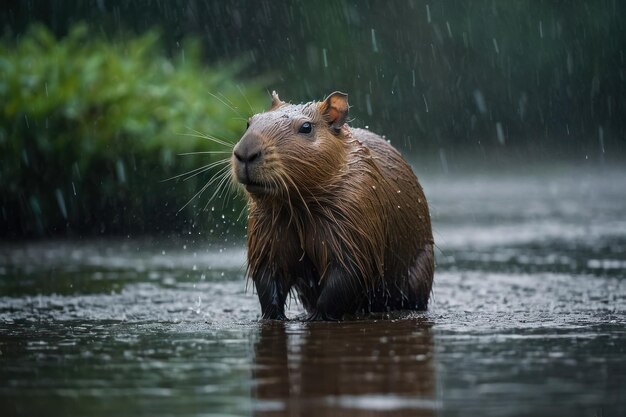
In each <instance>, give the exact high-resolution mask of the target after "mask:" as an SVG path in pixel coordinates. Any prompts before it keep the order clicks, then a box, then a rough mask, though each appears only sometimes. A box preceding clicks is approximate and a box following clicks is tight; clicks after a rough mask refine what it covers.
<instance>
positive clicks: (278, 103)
mask: <svg viewBox="0 0 626 417" xmlns="http://www.w3.org/2000/svg"><path fill="white" fill-rule="evenodd" d="M283 104H285V102H284V101H282V100H281V99H280V97H278V93H277V92H276V91H272V104H271V105H270V108H269V110H270V111H271V110H275V109H277V108H279V107H280V106H282V105H283Z"/></svg>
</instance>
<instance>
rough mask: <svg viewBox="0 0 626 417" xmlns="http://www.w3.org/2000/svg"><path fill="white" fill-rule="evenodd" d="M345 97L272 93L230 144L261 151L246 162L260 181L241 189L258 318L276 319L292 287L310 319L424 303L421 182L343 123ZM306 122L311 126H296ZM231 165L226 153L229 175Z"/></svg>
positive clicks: (426, 251) (371, 137)
mask: <svg viewBox="0 0 626 417" xmlns="http://www.w3.org/2000/svg"><path fill="white" fill-rule="evenodd" d="M344 96H345V95H341V96H333V95H331V96H329V98H328V99H326V100H325V101H322V102H310V103H306V104H300V105H292V104H286V103H283V102H282V101H280V99H279V98H278V96H277V95H274V96H273V101H272V107H271V109H270V110H269V111H268V112H265V113H261V114H257V115H254V116H253V117H252V118H251V119H250V127H249V129H248V131H247V132H246V133H245V134H244V136H243V137H242V139H241V141H240V144H238V146H240V147H241V146H243V145H241V144H242V143H243V142H244V141H247V142H248V145H249V146H259V149H260V155H262V156H261V160H260V162H257V163H256V164H255V165H253V164H249V166H248V167H247V168H246V169H249V177H250V178H252V179H254V182H256V183H260V184H263V185H264V186H266V188H265V190H264V191H263V192H260V193H259V192H252V193H248V210H249V211H248V271H247V273H248V276H249V277H250V278H251V279H252V281H253V282H254V284H255V287H256V290H257V293H258V295H259V299H260V302H261V307H262V310H263V317H264V318H278V319H282V318H284V303H285V300H286V297H287V295H288V293H289V292H290V291H293V290H295V293H296V294H297V296H298V297H299V298H300V300H301V301H302V303H303V305H304V307H305V309H306V310H307V312H308V314H309V318H311V319H341V318H342V316H343V315H344V314H347V313H356V312H359V311H364V312H369V311H385V310H397V309H413V310H422V309H426V307H427V304H428V299H429V296H430V293H431V288H432V281H433V272H434V260H433V238H432V231H431V225H430V216H429V211H428V205H427V202H426V198H425V196H424V193H423V190H422V188H421V186H420V185H419V183H418V181H417V178H416V177H415V175H414V174H413V171H412V170H411V168H410V166H409V165H408V164H407V163H406V162H405V160H404V159H403V158H402V156H401V155H400V154H399V153H398V152H397V151H396V150H395V149H394V148H393V147H392V146H391V145H390V144H389V143H387V142H386V141H385V140H384V139H382V138H381V137H379V136H378V135H376V134H374V133H372V132H369V131H367V130H364V129H355V128H350V127H348V126H347V124H344V121H345V117H346V116H347V98H346V99H345V108H343V109H342V108H341V105H342V104H343V101H342V98H343V97H344ZM333 97H335V99H336V100H338V101H337V102H335V101H333V99H332V98H333ZM335 104H337V106H338V107H339V109H337V106H336V105H335ZM306 121H308V122H310V123H311V124H312V126H313V132H312V133H311V134H309V135H306V134H302V133H298V129H299V126H301V125H302V123H304V122H306ZM235 152H237V147H235ZM238 169H239V170H241V169H242V168H241V164H239V165H238V161H237V158H235V156H233V160H232V170H233V176H234V177H235V178H237V170H238ZM239 175H240V176H243V174H241V171H240V172H239Z"/></svg>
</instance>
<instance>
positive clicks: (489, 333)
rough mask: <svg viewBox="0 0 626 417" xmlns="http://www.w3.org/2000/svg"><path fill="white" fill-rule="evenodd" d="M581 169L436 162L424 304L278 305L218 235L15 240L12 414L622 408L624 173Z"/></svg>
mask: <svg viewBox="0 0 626 417" xmlns="http://www.w3.org/2000/svg"><path fill="white" fill-rule="evenodd" d="M580 171H581V170H579V169H576V170H574V169H560V170H558V169H553V170H551V171H550V172H549V173H545V172H542V173H536V172H525V173H516V174H505V175H487V174H484V175H478V174H471V175H460V174H459V175H454V176H450V175H448V176H433V177H432V178H424V179H422V182H423V186H424V188H425V190H426V194H427V196H428V197H429V200H430V204H431V211H432V217H433V222H434V230H435V240H436V242H437V245H438V251H437V252H438V253H437V263H438V265H437V271H436V276H435V287H434V293H433V299H432V302H431V306H430V309H429V311H428V312H426V313H419V314H417V313H412V314H410V313H399V314H394V315H391V316H377V317H371V318H368V319H364V320H358V321H349V322H341V323H305V322H300V321H298V320H291V321H288V322H262V321H260V320H259V306H258V302H257V300H256V298H255V297H256V296H255V295H254V294H253V293H252V291H251V289H249V288H248V289H246V285H245V280H244V278H243V272H244V265H245V248H244V247H243V246H242V245H241V244H235V245H233V244H231V243H228V245H226V244H225V243H223V242H213V243H208V240H210V238H205V237H202V236H200V237H193V239H192V238H191V237H190V238H188V239H185V238H178V239H174V240H167V241H166V240H163V239H154V240H153V239H148V238H142V239H121V238H120V239H109V240H93V239H92V240H63V241H43V242H41V241H39V242H31V243H28V242H26V243H12V242H4V243H2V244H0V415H2V416H5V417H6V416H13V415H19V416H34V415H47V416H56V415H58V416H111V415H116V416H139V415H146V416H170V415H171V416H174V415H175V416H192V415H193V416H218V415H219V416H227V415H228V416H230V415H258V416H286V415H290V416H291V415H294V416H295V415H303V416H320V415H336V416H344V415H345V416H374V415H389V416H405V415H406V416H409V415H410V416H416V415H418V416H419V415H424V416H436V415H442V416H456V415H480V416H526V415H532V416H555V415H567V416H590V417H591V416H598V417H599V416H607V417H608V416H624V415H626V216H625V215H624V213H626V172H625V171H619V170H593V171H585V172H584V173H582V174H581V172H580ZM205 240H206V241H205ZM231 240H232V239H231ZM299 312H300V308H299V306H298V305H297V304H296V303H295V302H292V303H291V305H290V308H289V315H290V317H296V316H297V315H298V314H299Z"/></svg>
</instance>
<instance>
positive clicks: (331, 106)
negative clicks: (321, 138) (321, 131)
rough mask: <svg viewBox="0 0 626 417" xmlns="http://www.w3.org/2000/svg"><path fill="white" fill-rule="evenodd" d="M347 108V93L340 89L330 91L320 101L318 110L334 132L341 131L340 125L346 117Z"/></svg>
mask: <svg viewBox="0 0 626 417" xmlns="http://www.w3.org/2000/svg"><path fill="white" fill-rule="evenodd" d="M349 108H350V106H349V105H348V95H347V94H345V93H342V92H340V91H335V92H334V93H331V94H330V95H329V96H328V97H326V100H324V101H323V102H321V103H320V111H321V112H322V114H323V115H324V119H326V121H327V122H328V124H329V125H330V127H331V128H332V129H333V130H334V131H335V133H339V132H340V131H341V127H342V126H343V124H344V123H345V122H346V119H347V118H348V109H349Z"/></svg>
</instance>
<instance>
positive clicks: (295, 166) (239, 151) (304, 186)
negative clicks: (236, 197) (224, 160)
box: [231, 92, 348, 199]
mask: <svg viewBox="0 0 626 417" xmlns="http://www.w3.org/2000/svg"><path fill="white" fill-rule="evenodd" d="M347 116H348V96H347V95H346V94H343V93H340V92H334V93H332V94H330V95H329V96H328V97H327V98H326V99H325V100H324V101H321V102H309V103H306V104H297V105H294V104H289V103H285V102H283V101H281V100H280V98H279V97H278V95H277V94H276V93H275V92H273V93H272V104H271V106H270V108H269V110H268V111H266V112H264V113H259V114H255V115H254V116H252V117H250V119H248V128H247V130H246V132H245V133H244V135H243V136H242V138H241V140H239V142H238V143H237V145H235V147H234V149H233V155H232V158H231V166H232V173H233V178H234V179H235V180H236V181H237V182H238V183H240V184H242V185H243V186H244V187H245V189H246V191H248V193H249V195H250V196H252V197H253V198H255V199H258V198H268V197H274V198H288V197H289V196H295V195H300V196H304V195H312V194H313V195H314V194H315V193H318V192H319V190H320V189H325V187H326V186H328V185H329V184H331V183H332V181H333V179H334V178H336V176H337V175H340V174H341V172H342V171H343V170H344V167H345V164H346V146H345V141H346V132H345V130H344V129H342V128H343V125H344V123H345V121H346V118H347Z"/></svg>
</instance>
